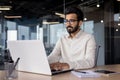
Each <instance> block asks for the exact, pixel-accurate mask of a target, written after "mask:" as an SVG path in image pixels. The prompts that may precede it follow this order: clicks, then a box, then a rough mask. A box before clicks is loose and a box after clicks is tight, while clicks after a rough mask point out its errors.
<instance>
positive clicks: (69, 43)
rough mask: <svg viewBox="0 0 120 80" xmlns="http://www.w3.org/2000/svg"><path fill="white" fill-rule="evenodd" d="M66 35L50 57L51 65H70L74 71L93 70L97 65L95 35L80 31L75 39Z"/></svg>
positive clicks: (59, 41)
mask: <svg viewBox="0 0 120 80" xmlns="http://www.w3.org/2000/svg"><path fill="white" fill-rule="evenodd" d="M68 36H69V35H64V36H63V37H61V38H60V39H59V40H58V42H57V43H56V46H55V48H54V49H53V51H52V53H51V54H50V55H49V56H48V60H49V63H54V62H58V61H59V62H63V63H68V64H69V66H70V68H72V69H85V68H92V67H93V66H94V65H95V52H96V42H95V39H94V37H93V35H91V34H88V33H85V32H83V31H82V30H80V31H79V32H78V33H77V34H76V36H75V37H74V38H69V37H68Z"/></svg>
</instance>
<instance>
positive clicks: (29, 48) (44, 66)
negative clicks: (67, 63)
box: [7, 40, 71, 75]
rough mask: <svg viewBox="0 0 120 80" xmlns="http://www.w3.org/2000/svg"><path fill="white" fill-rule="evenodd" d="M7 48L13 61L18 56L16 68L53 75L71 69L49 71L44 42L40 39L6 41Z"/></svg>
mask: <svg viewBox="0 0 120 80" xmlns="http://www.w3.org/2000/svg"><path fill="white" fill-rule="evenodd" d="M7 48H8V49H9V50H10V53H11V56H12V58H13V60H14V61H15V60H16V59H17V58H18V57H20V61H19V63H18V70H19V71H25V72H32V73H38V74H45V75H53V74H58V73H64V72H68V71H71V69H70V70H65V71H54V72H51V69H50V66H49V63H48V59H47V55H46V52H45V48H44V44H43V42H42V41H41V40H17V41H8V42H7Z"/></svg>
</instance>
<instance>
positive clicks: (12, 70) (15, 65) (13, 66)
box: [10, 58, 20, 74]
mask: <svg viewBox="0 0 120 80" xmlns="http://www.w3.org/2000/svg"><path fill="white" fill-rule="evenodd" d="M19 60H20V58H17V60H16V62H15V65H14V66H13V68H12V70H11V72H10V74H12V73H13V71H14V69H15V67H16V66H17V64H18V62H19Z"/></svg>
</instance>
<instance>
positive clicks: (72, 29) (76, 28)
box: [66, 25, 79, 34]
mask: <svg viewBox="0 0 120 80" xmlns="http://www.w3.org/2000/svg"><path fill="white" fill-rule="evenodd" d="M66 29H67V32H68V33H69V34H71V33H74V32H76V31H77V30H78V29H79V26H78V25H77V26H75V27H72V26H67V28H66Z"/></svg>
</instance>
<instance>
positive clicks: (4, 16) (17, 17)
mask: <svg viewBox="0 0 120 80" xmlns="http://www.w3.org/2000/svg"><path fill="white" fill-rule="evenodd" d="M4 17H5V18H22V16H4Z"/></svg>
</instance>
